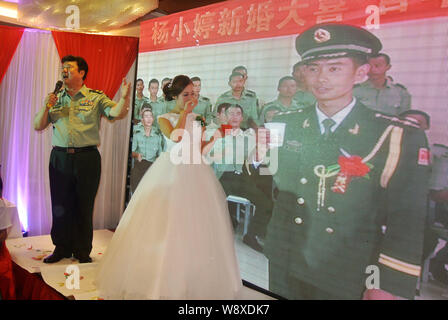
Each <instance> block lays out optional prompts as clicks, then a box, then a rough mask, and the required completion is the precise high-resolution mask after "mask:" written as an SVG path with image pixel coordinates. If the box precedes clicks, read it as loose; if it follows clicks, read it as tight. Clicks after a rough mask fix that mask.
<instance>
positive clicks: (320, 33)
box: [314, 28, 331, 43]
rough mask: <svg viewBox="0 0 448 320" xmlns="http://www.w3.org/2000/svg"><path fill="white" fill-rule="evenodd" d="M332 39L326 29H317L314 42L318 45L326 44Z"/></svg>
mask: <svg viewBox="0 0 448 320" xmlns="http://www.w3.org/2000/svg"><path fill="white" fill-rule="evenodd" d="M330 39H331V34H330V32H328V31H327V30H325V29H322V28H320V29H317V30H316V31H315V32H314V40H316V42H318V43H322V42H326V41H328V40H330Z"/></svg>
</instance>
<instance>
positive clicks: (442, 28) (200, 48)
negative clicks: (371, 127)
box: [137, 0, 448, 298]
mask: <svg viewBox="0 0 448 320" xmlns="http://www.w3.org/2000/svg"><path fill="white" fill-rule="evenodd" d="M227 2H228V3H229V6H230V7H231V8H235V7H236V6H238V5H241V6H242V7H243V9H244V10H245V11H244V10H243V11H244V12H247V13H248V12H249V11H250V8H251V5H253V6H254V8H258V7H257V6H258V5H259V4H260V3H266V2H262V1H256V0H253V1H227ZM227 2H224V3H221V4H218V5H212V6H208V7H204V8H203V9H202V10H201V8H199V9H196V11H193V13H191V14H190V16H192V17H193V18H191V20H187V18H186V17H187V15H188V14H189V12H186V13H180V14H177V15H175V16H173V17H171V16H167V17H162V18H159V19H160V21H168V24H167V26H171V27H170V32H169V33H168V37H170V40H169V41H168V43H173V41H174V40H172V38H175V37H176V36H177V37H178V36H179V27H176V29H174V25H175V24H176V23H177V24H179V21H182V20H180V17H184V20H183V21H182V22H184V23H185V24H187V26H188V23H190V28H189V29H190V30H189V31H190V33H189V34H188V35H187V34H186V29H184V34H183V35H182V36H183V37H186V36H189V37H190V38H191V36H192V33H193V30H192V29H193V24H194V21H193V20H194V18H195V14H205V13H206V12H215V13H216V16H215V18H216V19H218V17H219V15H218V13H219V12H222V10H224V9H225V8H226V3H227ZM314 2H315V3H314ZM320 2H325V1H302V0H299V1H292V2H291V1H279V2H278V5H277V2H274V4H272V6H273V9H274V11H272V12H274V13H275V14H276V15H279V14H280V13H282V14H284V15H286V14H287V13H286V11H285V10H286V9H285V10H279V9H280V8H281V7H282V6H283V7H285V6H286V7H287V6H289V5H291V6H292V5H293V4H294V5H295V6H296V8H297V12H301V11H300V10H305V9H299V8H298V7H297V6H298V5H300V4H306V3H311V4H310V6H314V5H315V6H316V7H315V9H314V13H315V12H317V11H318V10H319V3H320ZM327 2H328V1H327ZM333 2H335V1H333ZM336 2H338V1H336ZM380 2H381V3H383V6H384V5H385V4H384V3H392V2H395V5H396V6H399V5H400V2H403V1H372V4H377V5H378V7H379V8H380V9H381V3H380ZM404 2H406V1H404ZM417 2H418V3H421V2H422V1H407V8H408V10H409V11H408V12H406V11H405V10H404V11H403V10H402V11H400V9H399V8H396V12H392V11H390V12H387V14H389V15H387V14H385V13H384V12H383V11H381V12H382V14H381V15H380V18H388V17H391V19H389V21H387V19H385V21H386V22H385V23H382V22H380V24H379V26H378V28H376V29H375V28H373V29H371V30H370V31H371V32H372V33H374V34H375V35H376V36H377V37H378V38H380V40H381V41H382V44H383V50H382V52H384V53H387V54H388V55H389V56H390V58H391V65H392V67H391V69H390V70H389V72H388V75H389V76H390V77H392V78H393V81H394V82H395V83H400V84H402V85H403V86H405V87H406V88H407V90H408V91H409V93H410V94H411V96H412V105H411V108H412V109H418V110H422V111H424V112H426V113H428V114H429V115H430V116H431V127H430V129H429V130H427V131H426V134H427V137H428V140H429V143H430V145H432V144H434V143H439V144H448V135H447V134H446V132H447V129H448V128H447V120H446V119H447V118H448V90H447V89H448V63H447V58H448V37H447V35H448V18H447V17H444V16H437V14H434V15H433V16H427V17H423V18H422V17H419V16H418V15H417V16H416V15H411V14H410V13H409V12H410V10H411V9H412V10H414V11H412V12H415V11H418V8H417V7H415V6H418V5H419V4H418V3H417ZM435 2H437V1H435ZM338 3H348V1H339V2H338ZM356 3H357V5H359V6H362V7H360V8H357V9H356V10H355V11H354V12H352V13H353V15H355V16H356V18H357V20H356V19H351V20H350V19H347V21H345V20H342V21H338V22H341V23H347V24H354V25H358V26H362V27H366V26H365V25H363V24H361V23H359V21H365V20H366V18H367V17H368V16H369V14H366V13H365V8H366V7H367V6H368V4H367V3H366V2H365V1H361V2H359V1H358V2H356ZM359 3H362V4H359ZM389 5H390V6H392V4H389ZM443 5H444V3H443V1H438V7H439V8H441V9H440V10H445V11H446V9H445V7H443ZM413 6H414V7H413ZM346 7H347V8H346V10H342V11H341V12H343V13H344V14H345V16H347V17H349V16H350V13H351V12H350V10H351V9H350V6H349V5H346ZM303 8H306V6H305V7H303ZM390 8H392V7H390ZM314 13H313V12H311V13H309V12H308V13H307V14H308V15H305V18H306V17H308V19H305V18H304V19H305V20H306V25H304V26H299V25H297V24H295V23H294V21H290V22H289V25H288V28H289V31H288V32H289V34H283V35H278V36H271V37H264V38H254V39H247V37H248V36H247V34H246V35H244V32H243V31H241V39H240V40H238V37H236V36H235V35H233V36H232V41H231V42H228V41H226V40H225V39H224V38H225V37H221V38H220V40H219V41H216V42H217V43H210V44H208V43H206V44H204V42H203V41H196V42H195V44H196V45H191V44H190V45H187V46H185V45H183V44H179V46H178V47H173V48H169V49H164V47H163V44H162V45H159V46H157V45H156V40H155V39H154V32H155V31H154V30H155V29H154V22H151V21H152V20H149V21H147V22H148V23H143V24H142V31H141V40H140V41H141V42H140V46H141V47H140V52H139V56H138V70H137V79H138V78H140V79H143V80H144V85H145V89H144V90H145V91H144V94H145V95H146V96H149V92H148V91H147V89H148V86H149V81H150V79H153V78H155V79H158V80H159V82H161V81H162V79H163V78H165V77H169V78H173V77H174V76H176V75H179V74H184V75H187V76H189V77H194V76H197V77H200V78H201V84H202V89H201V95H202V96H205V97H208V98H209V99H210V100H211V103H212V105H213V109H214V111H216V109H215V107H216V106H215V102H216V100H217V98H218V97H219V96H220V95H221V94H222V93H224V92H226V91H228V90H229V89H230V88H229V85H228V77H229V75H230V74H231V72H232V69H233V68H234V67H236V66H239V65H243V66H245V67H246V68H247V72H248V79H247V82H246V86H245V87H246V89H250V90H252V91H255V92H256V94H257V97H258V99H259V101H260V103H261V104H265V103H268V102H270V101H273V100H275V99H276V98H277V96H278V91H277V84H278V81H279V79H280V78H282V77H284V76H290V75H291V73H292V68H293V65H294V64H295V63H297V62H298V61H299V60H300V58H299V56H298V54H297V52H296V48H295V39H296V37H297V35H298V34H299V32H300V31H302V30H304V28H306V27H309V26H311V25H313V24H314V23H313V22H315V21H316V15H315V14H314ZM333 13H334V11H333ZM353 15H352V18H353ZM345 16H344V17H345ZM196 17H197V16H196ZM310 17H312V18H313V19H314V20H311V18H310ZM157 20H158V19H154V21H157ZM246 20H247V16H245V18H244V19H242V20H241V26H240V28H241V30H244V29H245V28H246V27H247V21H246ZM355 20H356V23H352V22H353V21H355ZM280 21H281V19H280ZM381 21H382V20H381ZM294 30H296V31H295V32H294ZM215 32H216V29H215ZM243 35H244V37H243ZM245 37H246V38H245ZM195 39H199V38H195ZM191 43H194V42H193V41H192V42H191ZM151 44H152V45H154V48H153V49H148V48H149V46H150V45H151ZM159 44H160V43H159ZM161 94H162V91H161V88H160V89H159V92H158V95H159V96H160V95H161ZM198 197H200V195H198ZM243 220H244V219H243ZM243 220H241V222H240V224H243ZM242 232H243V231H242V226H241V225H240V226H239V227H238V228H237V229H236V231H235V245H236V249H237V256H238V261H239V264H240V270H241V276H242V278H243V279H244V280H246V281H248V282H250V283H252V284H254V285H256V286H258V287H260V288H263V289H266V290H270V288H269V270H268V259H267V258H266V256H265V255H264V254H263V253H262V252H258V251H255V250H253V249H251V248H249V247H248V246H246V245H245V244H244V243H243V242H242V238H243V234H242ZM262 240H263V239H260V241H261V243H262ZM329 267H330V268H331V266H329ZM271 291H272V290H271ZM273 293H274V294H279V293H278V292H273ZM286 298H288V297H286Z"/></svg>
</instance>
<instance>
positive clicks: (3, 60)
mask: <svg viewBox="0 0 448 320" xmlns="http://www.w3.org/2000/svg"><path fill="white" fill-rule="evenodd" d="M24 30H25V29H24V28H16V27H8V26H0V39H1V44H2V45H1V50H0V83H1V82H2V80H3V77H4V76H5V73H6V70H8V67H9V63H10V62H11V59H12V57H13V56H14V53H15V52H16V49H17V46H18V45H19V42H20V39H22V35H23V31H24Z"/></svg>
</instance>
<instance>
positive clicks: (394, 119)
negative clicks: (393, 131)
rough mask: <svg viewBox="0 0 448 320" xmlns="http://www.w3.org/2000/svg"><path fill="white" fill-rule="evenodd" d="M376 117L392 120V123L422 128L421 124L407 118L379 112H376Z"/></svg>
mask: <svg viewBox="0 0 448 320" xmlns="http://www.w3.org/2000/svg"><path fill="white" fill-rule="evenodd" d="M375 118H377V119H384V120H388V121H390V122H392V124H394V125H398V126H402V127H403V126H405V127H411V128H416V129H420V126H419V125H418V124H417V123H415V122H413V121H410V120H407V119H403V118H399V117H397V116H389V115H386V114H383V113H379V112H377V113H375Z"/></svg>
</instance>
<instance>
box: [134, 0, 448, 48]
mask: <svg viewBox="0 0 448 320" xmlns="http://www.w3.org/2000/svg"><path fill="white" fill-rule="evenodd" d="M447 15H448V0H269V1H266V0H230V1H225V2H220V3H217V4H213V5H209V6H205V7H200V8H197V9H193V10H188V11H184V12H180V13H176V14H172V15H169V16H164V17H160V18H156V19H151V20H147V21H144V22H142V23H141V31H140V47H139V52H140V53H143V52H149V51H157V50H167V49H173V48H182V47H192V46H200V45H207V44H216V43H225V42H234V41H244V40H251V39H261V38H271V37H278V36H286V35H292V34H299V33H300V32H302V31H303V30H305V29H307V28H309V27H310V26H312V25H315V24H318V23H328V22H335V23H347V24H351V25H357V26H366V27H368V28H374V27H375V26H377V27H381V24H384V23H390V22H397V21H406V20H416V19H423V18H433V17H440V16H447Z"/></svg>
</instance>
